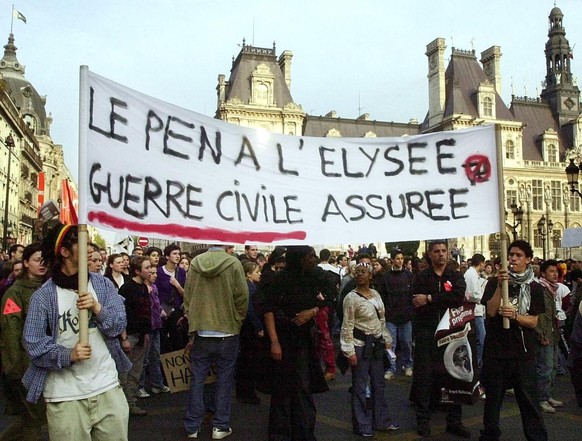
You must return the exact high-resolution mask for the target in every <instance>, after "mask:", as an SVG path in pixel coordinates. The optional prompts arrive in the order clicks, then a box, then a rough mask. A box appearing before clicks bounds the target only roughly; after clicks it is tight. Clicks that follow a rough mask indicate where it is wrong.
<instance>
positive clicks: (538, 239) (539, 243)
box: [533, 225, 542, 248]
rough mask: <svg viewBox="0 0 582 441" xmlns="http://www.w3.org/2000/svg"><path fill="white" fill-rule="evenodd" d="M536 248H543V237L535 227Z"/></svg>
mask: <svg viewBox="0 0 582 441" xmlns="http://www.w3.org/2000/svg"><path fill="white" fill-rule="evenodd" d="M533 234H534V248H541V247H542V236H541V234H540V232H539V230H538V229H537V228H535V225H534V230H533Z"/></svg>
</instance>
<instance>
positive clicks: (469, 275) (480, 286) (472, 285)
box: [464, 266, 487, 317]
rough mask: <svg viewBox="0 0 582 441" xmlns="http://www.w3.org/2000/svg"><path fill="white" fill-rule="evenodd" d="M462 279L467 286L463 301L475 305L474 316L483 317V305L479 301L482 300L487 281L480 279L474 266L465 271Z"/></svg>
mask: <svg viewBox="0 0 582 441" xmlns="http://www.w3.org/2000/svg"><path fill="white" fill-rule="evenodd" d="M464 277H465V284H466V285H467V288H466V291H465V299H466V300H467V301H468V302H471V303H475V316H476V317H483V316H484V315H485V305H482V304H481V299H482V298H483V292H484V290H485V285H486V284H487V279H484V278H482V277H480V276H479V273H477V270H476V269H475V267H474V266H471V267H469V268H468V269H467V271H465V274H464Z"/></svg>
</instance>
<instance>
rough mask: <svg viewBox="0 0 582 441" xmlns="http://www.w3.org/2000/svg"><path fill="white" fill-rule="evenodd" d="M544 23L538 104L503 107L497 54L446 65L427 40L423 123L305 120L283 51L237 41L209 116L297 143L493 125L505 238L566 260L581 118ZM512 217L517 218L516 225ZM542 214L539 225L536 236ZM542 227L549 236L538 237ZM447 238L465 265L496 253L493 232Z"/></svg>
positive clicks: (458, 52)
mask: <svg viewBox="0 0 582 441" xmlns="http://www.w3.org/2000/svg"><path fill="white" fill-rule="evenodd" d="M548 20H549V24H548V40H547V43H546V47H545V59H541V58H540V63H542V62H543V63H544V64H545V66H546V76H545V82H544V89H543V90H542V92H541V94H540V96H539V97H529V96H522V97H519V96H515V95H512V98H511V102H510V103H509V104H506V103H505V102H504V101H503V99H502V98H501V95H500V93H501V82H502V78H501V68H500V67H501V57H502V53H501V48H500V47H499V46H492V47H490V48H488V49H486V50H484V51H483V52H481V54H480V58H479V59H478V58H477V54H476V52H475V50H474V49H473V50H462V49H459V48H455V47H453V48H452V49H451V52H450V57H449V61H448V64H447V63H446V62H445V59H446V53H447V47H446V44H445V39H444V38H436V39H435V40H434V41H432V42H430V43H429V44H428V45H427V46H426V53H425V54H426V56H427V62H428V97H429V99H428V112H427V114H426V118H425V119H424V121H422V122H420V123H419V122H417V121H415V120H411V121H409V122H407V123H394V122H382V121H375V120H370V118H369V115H368V114H364V115H361V116H360V117H358V118H356V119H349V118H340V117H338V116H337V115H336V112H334V111H330V112H329V113H328V114H327V115H325V116H315V115H308V114H305V113H304V112H303V111H302V110H301V106H299V105H298V104H296V103H294V102H293V100H292V98H291V88H290V85H291V70H290V65H291V59H292V54H291V52H289V51H284V52H283V54H282V55H281V56H280V57H279V58H277V56H276V52H275V45H273V48H272V49H265V48H256V47H252V46H247V45H245V44H244V42H243V46H242V49H241V52H240V53H239V55H238V56H237V57H236V58H235V59H233V64H232V69H231V74H230V78H229V80H228V81H226V79H225V76H224V75H219V77H218V86H217V93H218V107H217V112H216V117H217V118H220V119H222V120H224V121H228V122H231V123H235V124H239V125H242V126H245V127H253V128H262V129H264V130H268V131H269V132H272V133H286V134H292V135H305V136H349V137H368V136H404V135H414V134H419V133H430V132H437V131H443V130H457V129H463V128H468V127H473V126H477V125H482V124H496V125H497V126H498V131H497V133H498V139H497V142H498V147H499V148H500V151H501V154H502V157H503V171H504V187H505V200H504V203H505V207H506V212H507V221H506V234H507V235H508V238H509V239H513V238H514V237H523V238H525V239H527V240H528V241H530V242H531V243H532V245H533V246H534V251H535V253H536V255H539V256H542V255H543V254H544V248H545V251H546V255H547V257H554V256H559V257H567V256H565V254H567V250H564V249H561V248H560V243H561V238H562V235H563V231H564V229H565V228H568V227H580V226H581V225H582V210H581V206H580V205H581V204H580V198H579V196H577V195H571V194H570V192H569V189H568V187H567V181H566V175H565V168H566V165H567V161H568V160H569V158H570V157H575V158H577V160H578V161H580V160H581V159H582V113H581V112H580V90H579V89H578V87H577V85H576V82H575V77H574V75H573V73H572V58H571V47H570V44H569V42H568V40H567V38H566V30H565V27H564V23H563V21H564V14H563V13H562V11H561V10H560V9H559V8H557V7H554V8H553V9H552V10H551V11H550V14H549V17H548ZM540 31H542V30H540ZM512 209H513V211H516V209H520V210H521V211H522V212H523V221H522V222H521V223H519V224H518V222H517V221H516V220H515V218H514V217H513V213H512ZM542 216H543V220H544V221H545V226H544V228H542V230H541V232H540V229H539V226H538V224H539V222H540V220H542ZM550 220H551V224H552V225H553V229H552V230H551V231H548V224H549V223H550V222H548V221H550ZM517 224H518V225H517ZM450 239H451V240H452V241H453V242H456V243H457V244H458V246H461V245H464V249H465V252H466V256H467V257H470V255H471V254H472V253H474V252H480V253H483V254H484V255H485V256H486V257H489V256H494V255H497V254H498V253H499V242H498V240H499V235H498V234H494V235H490V236H480V237H459V238H450ZM378 240H379V241H381V240H382V238H381V237H379V238H378ZM352 245H353V244H352ZM544 245H545V247H544ZM379 249H380V248H379Z"/></svg>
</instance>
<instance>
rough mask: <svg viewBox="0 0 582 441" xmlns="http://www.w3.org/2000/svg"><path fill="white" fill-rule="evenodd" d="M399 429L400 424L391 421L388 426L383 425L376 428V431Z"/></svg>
mask: <svg viewBox="0 0 582 441" xmlns="http://www.w3.org/2000/svg"><path fill="white" fill-rule="evenodd" d="M398 429H400V424H394V423H390V424H389V425H388V426H386V427H381V428H378V429H374V430H375V431H376V432H392V431H393V430H398Z"/></svg>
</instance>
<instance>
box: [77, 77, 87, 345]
mask: <svg viewBox="0 0 582 441" xmlns="http://www.w3.org/2000/svg"><path fill="white" fill-rule="evenodd" d="M88 73H89V68H88V67H87V66H81V69H80V72H79V195H78V196H79V245H78V249H79V287H78V288H79V291H78V292H79V293H80V292H82V291H87V289H88V285H89V267H88V262H87V261H88V256H87V242H88V241H89V235H88V232H87V203H86V200H85V197H86V195H87V131H86V130H87V127H88V124H89V120H88V118H89V115H88V113H87V109H88V103H89V101H88V96H89V90H88V87H89V80H88ZM79 343H81V344H82V345H88V344H89V311H88V310H86V309H82V310H80V311H79Z"/></svg>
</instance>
